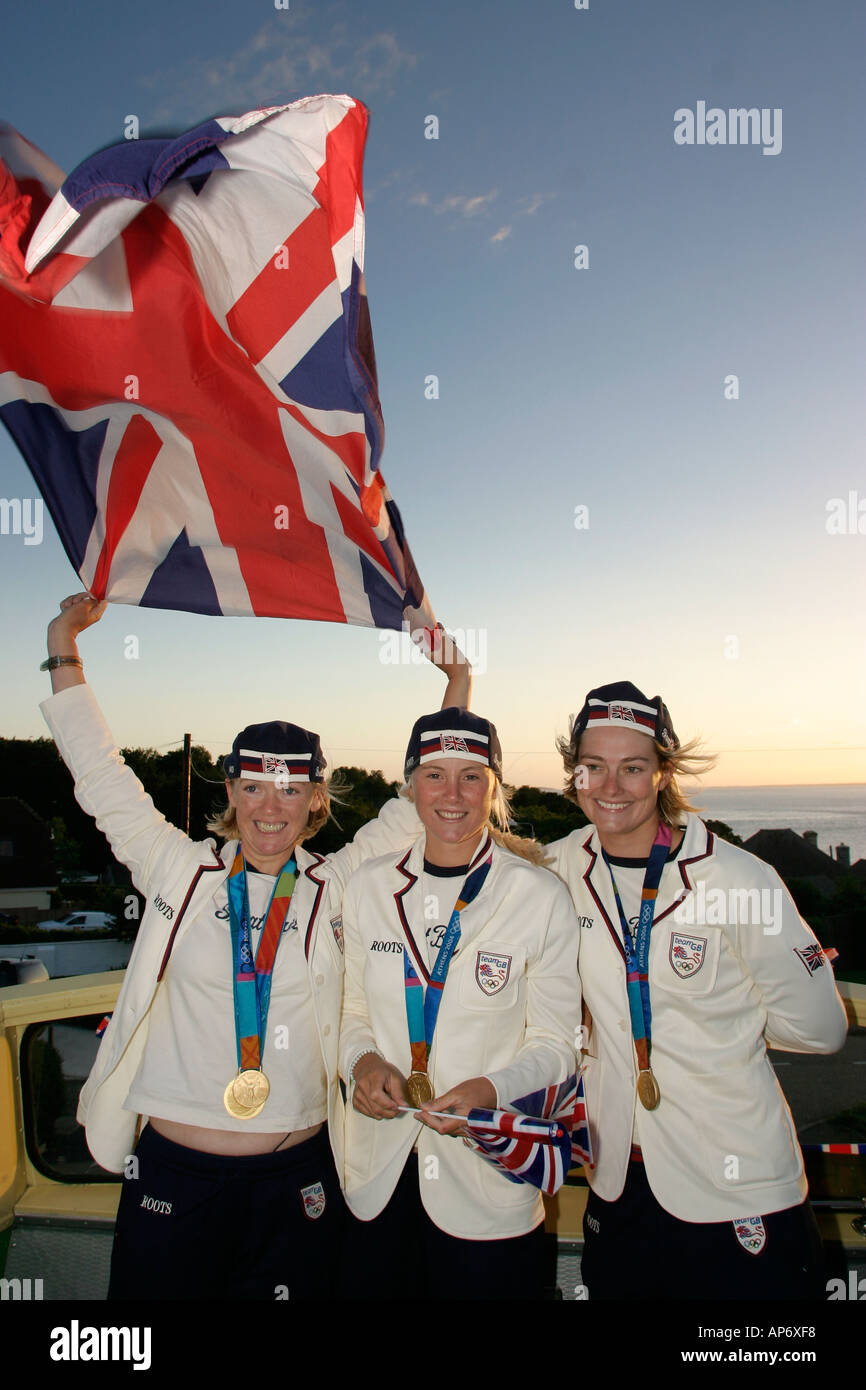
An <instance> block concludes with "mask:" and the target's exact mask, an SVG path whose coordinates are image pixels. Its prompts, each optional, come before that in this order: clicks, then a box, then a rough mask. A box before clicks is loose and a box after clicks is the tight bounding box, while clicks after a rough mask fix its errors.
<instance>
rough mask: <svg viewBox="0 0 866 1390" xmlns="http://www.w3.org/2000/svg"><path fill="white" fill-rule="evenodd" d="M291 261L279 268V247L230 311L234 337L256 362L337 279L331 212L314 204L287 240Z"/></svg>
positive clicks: (228, 321)
mask: <svg viewBox="0 0 866 1390" xmlns="http://www.w3.org/2000/svg"><path fill="white" fill-rule="evenodd" d="M283 245H284V246H286V247H288V252H289V257H288V265H286V266H282V267H281V268H279V269H278V268H277V266H276V265H275V264H274V261H275V258H276V253H275V254H274V256H272V257H271V259H270V260H269V261H268V263H267V265H266V266H265V267H264V269H263V270H262V271H260V272H259V274H258V275H257V276H256V278H255V280H254V281H253V283H252V284H251V285H250V287H249V289H248V290H246V291H245V292H244V293H243V294H242V295H241V297H240V299H238V300H236V301H235V303H234V305H233V307H232V308H231V309H230V310H229V312H228V313H227V315H226V323H227V324H228V326H229V331H230V333H231V335H232V337H233V338H236V339H237V341H238V342H239V343H243V344H244V346H245V348H246V350H247V352H248V353H249V355H250V358H251V359H252V361H253V362H261V360H262V358H263V357H266V356H267V354H268V353H269V352H270V351H271V348H273V347H274V346H275V344H276V343H278V342H279V341H280V339H281V338H282V337H283V336H284V335H285V332H286V329H287V327H288V326H289V325H291V324H293V323H294V322H295V321H296V319H298V318H300V316H301V314H303V313H304V311H305V310H306V309H309V307H310V305H311V304H312V303H313V301H314V300H315V299H317V298H318V296H319V295H320V294H321V293H322V291H323V290H325V289H327V287H328V285H330V284H331V282H332V281H333V279H334V254H333V252H332V250H331V243H330V240H329V226H328V216H327V213H325V212H324V211H323V210H322V208H314V209H313V211H312V212H311V213H310V214H309V216H308V217H305V218H304V220H303V222H302V223H301V225H300V226H299V227H296V228H295V230H294V231H293V232H292V234H291V236H290V237H288V238H287V239H286V241H285V242H284V243H283Z"/></svg>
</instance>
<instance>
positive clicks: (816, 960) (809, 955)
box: [794, 941, 825, 975]
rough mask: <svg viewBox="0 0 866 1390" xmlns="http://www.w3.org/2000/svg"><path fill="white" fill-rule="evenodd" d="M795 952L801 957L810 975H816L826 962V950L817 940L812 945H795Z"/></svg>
mask: <svg viewBox="0 0 866 1390" xmlns="http://www.w3.org/2000/svg"><path fill="white" fill-rule="evenodd" d="M794 954H795V955H797V956H799V957H800V960H801V961H802V962H803V964H804V966H805V967H806V972H807V974H809V975H814V974H815V971H816V970H820V969H821V967H822V965H823V964H824V959H825V957H824V950H823V948H822V947H821V946H820V945H819V943H818V942H817V941H816V942H815V943H814V945H812V946H803V947H802V948H801V947H799V946H795V947H794Z"/></svg>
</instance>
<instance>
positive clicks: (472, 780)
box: [412, 758, 496, 868]
mask: <svg viewBox="0 0 866 1390" xmlns="http://www.w3.org/2000/svg"><path fill="white" fill-rule="evenodd" d="M495 786H496V778H495V776H494V774H493V773H492V772H491V770H490V768H489V767H484V765H483V764H482V763H473V762H466V761H464V760H462V759H460V758H442V759H440V760H439V761H437V762H429V763H423V764H422V766H421V767H419V768H416V769H415V771H414V772H413V773H412V799H413V801H414V802H415V808H416V810H417V812H418V815H419V817H420V819H421V822H422V824H423V826H424V829H425V830H426V831H427V845H426V849H425V855H426V857H427V858H428V859H429V860H430V862H431V864H439V865H441V866H442V867H443V868H447V867H449V866H453V865H456V864H466V863H468V861H469V860H470V859H471V858H472V855H473V853H474V851H475V849H476V848H477V846H478V844H479V842H480V840H481V835H482V833H483V831H484V827H485V826H486V824H487V822H488V820H489V819H490V806H491V803H492V800H493V792H494V789H495Z"/></svg>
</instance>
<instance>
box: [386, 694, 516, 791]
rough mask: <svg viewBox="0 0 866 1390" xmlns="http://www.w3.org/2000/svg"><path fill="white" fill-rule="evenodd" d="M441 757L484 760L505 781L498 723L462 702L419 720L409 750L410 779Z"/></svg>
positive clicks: (407, 774) (407, 751)
mask: <svg viewBox="0 0 866 1390" xmlns="http://www.w3.org/2000/svg"><path fill="white" fill-rule="evenodd" d="M440 758H462V759H463V761H464V762H470V763H482V764H483V765H484V766H485V767H489V768H491V769H492V770H493V772H494V773H495V774H496V776H497V777H498V778H499V781H500V782H501V781H502V749H501V747H500V744H499V736H498V735H497V733H496V726H495V725H494V724H491V723H490V720H489V719H482V718H481V716H480V715H478V714H471V713H470V712H469V710H467V709H462V708H461V707H460V706H459V705H450V706H449V707H448V708H447V709H440V710H437V711H436V713H435V714H425V715H423V716H422V717H421V718H420V719H419V720H417V721H416V723H415V726H414V728H413V729H412V733H411V735H410V738H409V747H408V748H407V749H406V762H405V766H404V774H405V777H406V781H407V782H408V780H409V777H410V775H411V773H413V772H414V771H415V768H416V767H420V766H421V765H422V764H423V763H429V762H435V761H437V760H438V759H440Z"/></svg>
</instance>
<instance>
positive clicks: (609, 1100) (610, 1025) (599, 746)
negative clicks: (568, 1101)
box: [548, 681, 846, 1299]
mask: <svg viewBox="0 0 866 1390" xmlns="http://www.w3.org/2000/svg"><path fill="white" fill-rule="evenodd" d="M559 749H560V752H561V753H562V756H563V761H564V766H565V772H566V790H565V794H566V796H567V797H569V798H570V799H571V800H573V801H575V802H576V803H577V805H578V806H580V808H581V810H582V811H583V812H584V813H585V815H586V817H587V819H588V820H589V821H590V822H591V827H590V828H589V829H586V828H585V829H583V830H576V831H574V832H573V833H572V834H571V835H568V836H567V837H566V838H565V839H562V840H559V841H557V842H556V843H555V844H553V845H549V846H548V851H549V852H550V853H552V855H553V862H554V867H555V868H556V870H557V872H558V873H559V874H560V876H561V877H562V878H563V879H564V880H565V882H566V883H567V884H568V886H569V888H570V890H571V894H572V898H573V900H574V903H575V907H576V909H577V913H578V918H579V922H580V938H581V939H580V979H581V986H582V990H583V997H584V1004H585V1008H586V1009H587V1010H588V1014H589V1017H587V1018H586V1019H585V1030H584V1073H583V1075H584V1082H585V1086H586V1097H587V1109H588V1114H589V1119H590V1126H591V1129H592V1130H593V1131H594V1135H593V1139H594V1145H595V1151H596V1164H595V1167H594V1168H593V1169H591V1170H590V1171H589V1173H588V1178H589V1183H590V1187H591V1192H590V1196H589V1201H588V1204H587V1208H586V1216H585V1222H584V1234H585V1241H586V1243H585V1250H584V1257H583V1280H584V1283H585V1285H586V1287H587V1291H588V1294H589V1297H590V1298H591V1299H592V1298H642V1297H656V1298H657V1297H666V1298H693V1297H695V1296H700V1297H701V1298H807V1297H813V1298H821V1297H823V1296H824V1287H823V1276H822V1262H821V1247H820V1239H819V1236H818V1231H817V1227H816V1225H815V1219H814V1217H813V1215H812V1212H811V1209H810V1208H809V1206H808V1204H807V1202H806V1200H805V1199H806V1191H807V1184H806V1178H805V1174H804V1171H803V1160H802V1155H801V1153H800V1148H799V1145H798V1143H797V1136H796V1132H795V1129H794V1124H793V1121H792V1118H791V1114H790V1111H789V1109H788V1106H787V1104H786V1102H785V1098H784V1096H783V1094H782V1091H781V1088H780V1086H779V1084H778V1082H777V1080H776V1077H775V1075H774V1072H773V1068H772V1065H771V1063H770V1060H769V1058H768V1056H767V1048H768V1047H774V1048H782V1049H787V1050H791V1051H795V1052H825V1053H828V1052H835V1051H836V1050H837V1049H838V1048H840V1047H841V1046H842V1044H843V1042H844V1039H845V1032H846V1017H845V1010H844V1007H843V1005H842V1003H841V1000H840V999H839V996H838V994H837V991H836V987H835V982H834V980H833V974H832V970H831V967H830V965H829V963H828V962H827V961H826V959H825V957H824V954H823V952H822V950H821V947H820V946H819V944H818V942H817V941H816V939H815V937H814V935H813V934H812V932H811V931H810V929H809V927H808V926H807V925H806V923H805V922H804V921H803V920H802V919H801V917H800V915H799V913H798V912H797V909H796V907H795V906H794V903H793V901H792V899H791V897H790V894H789V893H788V891H787V889H786V888H785V886H784V884H783V883H782V881H781V879H780V878H779V876H778V875H777V874H776V873H775V871H774V870H773V869H772V868H770V867H769V866H768V865H767V864H764V863H762V862H761V860H759V859H756V858H755V857H754V855H751V854H748V853H747V852H746V851H745V850H743V849H738V848H735V847H734V846H733V845H731V844H729V843H727V841H725V840H722V839H720V838H719V837H718V836H717V835H715V834H714V833H713V832H712V831H711V830H710V829H709V828H708V826H707V825H705V824H704V822H703V821H702V820H701V819H700V818H699V817H698V816H697V815H696V814H695V812H694V808H693V807H691V806H690V805H689V803H688V801H687V800H686V798H685V796H684V795H683V793H682V791H681V790H680V788H679V786H678V778H679V777H680V776H683V775H684V774H688V775H694V774H695V773H696V772H699V771H701V770H702V769H703V768H705V767H706V766H707V764H708V762H711V761H712V760H711V759H708V758H707V757H705V756H704V755H701V754H699V753H697V751H696V744H695V743H690V744H687V745H685V746H681V745H680V742H679V740H678V738H677V736H676V734H675V732H674V728H673V724H672V722H671V717H670V714H669V713H668V710H667V708H666V707H665V705H664V704H663V702H662V700H661V699H660V697H658V696H655V697H653V698H652V699H649V698H648V697H647V696H646V695H644V694H643V693H642V692H641V691H640V690H639V689H638V688H637V687H636V686H634V685H632V684H631V682H629V681H617V682H615V683H613V684H611V685H605V686H601V687H599V688H598V689H595V690H591V691H590V692H589V694H588V695H587V697H586V700H585V701H584V704H583V707H582V709H581V711H580V714H579V715H578V717H577V719H576V720H575V721H574V725H573V728H572V732H571V736H570V737H569V738H568V739H562V740H560V743H559ZM650 1269H652V1281H651V1282H650V1280H649V1278H644V1279H642V1278H640V1277H639V1275H636V1271H640V1270H645V1271H647V1273H648V1271H649V1270H650Z"/></svg>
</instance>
